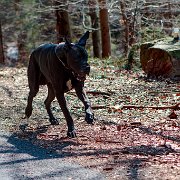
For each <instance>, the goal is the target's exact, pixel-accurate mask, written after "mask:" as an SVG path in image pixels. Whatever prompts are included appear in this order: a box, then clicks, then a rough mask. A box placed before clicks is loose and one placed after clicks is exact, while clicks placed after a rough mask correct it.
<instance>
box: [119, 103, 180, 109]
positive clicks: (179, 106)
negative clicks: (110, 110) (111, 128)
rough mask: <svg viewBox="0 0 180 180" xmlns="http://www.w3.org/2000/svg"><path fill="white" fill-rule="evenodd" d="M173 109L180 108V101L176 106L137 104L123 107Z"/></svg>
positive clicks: (123, 107)
mask: <svg viewBox="0 0 180 180" xmlns="http://www.w3.org/2000/svg"><path fill="white" fill-rule="evenodd" d="M142 108H148V109H162V110H163V109H173V110H180V103H178V104H176V105H175V106H136V105H124V106H122V107H121V109H142Z"/></svg>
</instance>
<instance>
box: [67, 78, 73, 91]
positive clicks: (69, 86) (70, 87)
mask: <svg viewBox="0 0 180 180" xmlns="http://www.w3.org/2000/svg"><path fill="white" fill-rule="evenodd" d="M72 88H73V85H72V81H71V79H69V80H68V81H66V91H70V90H71V89H72Z"/></svg>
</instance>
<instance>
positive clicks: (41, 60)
mask: <svg viewBox="0 0 180 180" xmlns="http://www.w3.org/2000/svg"><path fill="white" fill-rule="evenodd" d="M88 38H89V32H88V31H87V32H86V33H85V34H84V35H83V36H82V37H81V38H80V40H79V42H78V43H77V44H71V43H70V42H68V40H67V39H66V42H65V43H62V44H44V45H41V46H39V47H38V48H37V49H35V50H34V51H33V52H32V54H31V56H30V61H29V66H28V83H29V88H30V92H29V96H28V103H27V107H26V110H25V114H26V117H27V118H29V117H30V116H31V114H32V101H33V98H34V97H35V96H36V94H37V93H38V91H39V85H47V87H48V96H47V99H46V100H45V102H44V103H45V106H46V110H47V113H48V115H49V120H50V122H51V124H52V125H57V124H59V123H58V121H57V120H56V119H55V118H54V116H53V114H52V111H51V109H50V105H51V102H52V101H53V100H54V98H55V97H56V98H57V100H58V103H59V105H60V107H61V109H62V112H63V114H64V116H65V118H66V122H67V126H68V132H67V135H68V136H69V137H76V133H75V129H74V123H73V119H72V117H71V115H70V113H69V110H68V108H67V106H66V100H65V97H64V93H65V92H67V91H69V90H70V89H71V88H75V91H76V94H77V96H78V98H79V99H80V100H81V101H82V102H83V104H84V106H85V113H86V117H85V120H86V121H87V123H89V124H92V123H93V121H94V116H93V113H92V109H91V105H90V102H89V100H88V98H87V96H86V93H85V91H84V90H83V87H84V80H85V79H86V75H88V74H89V72H90V66H89V64H88V63H87V60H88V54H87V51H86V50H85V45H86V41H87V39H88Z"/></svg>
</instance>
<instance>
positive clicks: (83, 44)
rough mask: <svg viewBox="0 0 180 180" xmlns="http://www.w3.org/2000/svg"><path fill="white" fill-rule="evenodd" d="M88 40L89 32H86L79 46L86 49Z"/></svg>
mask: <svg viewBox="0 0 180 180" xmlns="http://www.w3.org/2000/svg"><path fill="white" fill-rule="evenodd" d="M88 38H89V31H86V33H85V34H84V35H83V36H82V37H81V38H80V40H79V42H78V45H80V46H83V47H85V45H86V41H87V39H88Z"/></svg>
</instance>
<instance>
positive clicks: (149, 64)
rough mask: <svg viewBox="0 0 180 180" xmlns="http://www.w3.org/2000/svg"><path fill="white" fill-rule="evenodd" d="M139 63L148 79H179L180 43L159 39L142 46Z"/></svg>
mask: <svg viewBox="0 0 180 180" xmlns="http://www.w3.org/2000/svg"><path fill="white" fill-rule="evenodd" d="M140 62H141V65H142V69H143V70H144V71H145V73H146V74H147V75H148V77H156V78H158V77H160V76H162V77H166V78H167V77H169V78H172V79H180V41H174V40H173V39H161V40H155V41H152V42H146V43H144V44H142V45H141V47H140Z"/></svg>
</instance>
